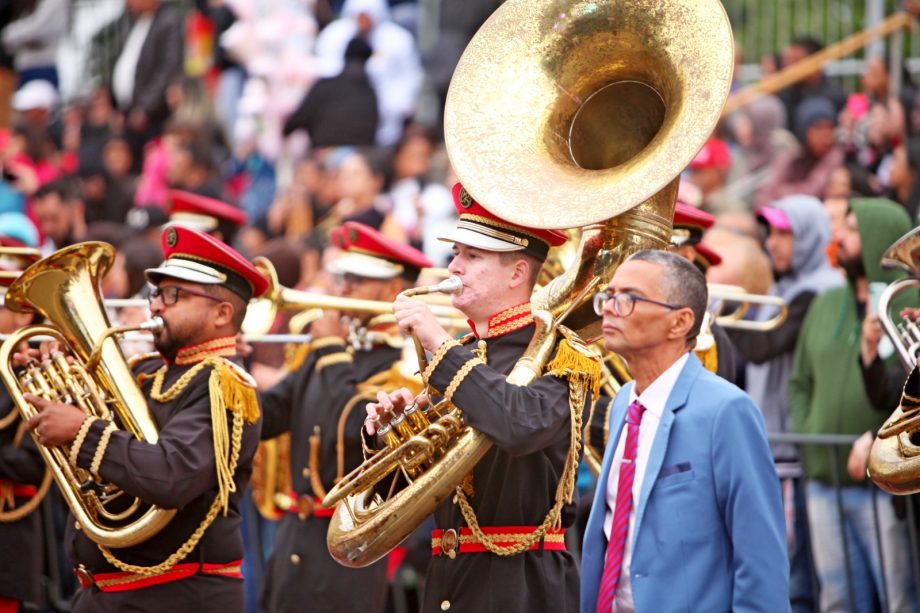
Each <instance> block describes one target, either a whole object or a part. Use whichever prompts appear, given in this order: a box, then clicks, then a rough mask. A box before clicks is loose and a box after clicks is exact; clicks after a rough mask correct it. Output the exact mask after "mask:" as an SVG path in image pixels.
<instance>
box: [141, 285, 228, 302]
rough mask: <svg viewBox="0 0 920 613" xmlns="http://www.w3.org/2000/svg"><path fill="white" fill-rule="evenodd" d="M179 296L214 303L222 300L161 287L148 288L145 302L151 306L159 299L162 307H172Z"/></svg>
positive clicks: (197, 293)
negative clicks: (196, 297) (183, 295)
mask: <svg viewBox="0 0 920 613" xmlns="http://www.w3.org/2000/svg"><path fill="white" fill-rule="evenodd" d="M181 294H188V295H189V296H198V297H200V298H207V299H208V300H213V301H215V302H223V300H221V299H220V298H218V297H217V296H212V295H211V294H206V293H204V292H199V291H196V290H193V289H188V288H187V287H179V286H178V285H166V286H163V287H156V286H150V291H149V292H148V293H147V301H148V302H150V303H151V304H153V301H154V300H157V299H160V300H162V301H163V305H164V306H172V305H174V304H176V302H178V301H179V296H180V295H181Z"/></svg>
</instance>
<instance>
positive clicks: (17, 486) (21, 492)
mask: <svg viewBox="0 0 920 613" xmlns="http://www.w3.org/2000/svg"><path fill="white" fill-rule="evenodd" d="M4 492H11V493H12V494H13V496H15V497H16V498H32V497H33V496H35V494H37V493H38V488H37V487H35V486H34V485H25V484H22V483H16V482H14V481H10V480H9V479H0V494H2V493H4Z"/></svg>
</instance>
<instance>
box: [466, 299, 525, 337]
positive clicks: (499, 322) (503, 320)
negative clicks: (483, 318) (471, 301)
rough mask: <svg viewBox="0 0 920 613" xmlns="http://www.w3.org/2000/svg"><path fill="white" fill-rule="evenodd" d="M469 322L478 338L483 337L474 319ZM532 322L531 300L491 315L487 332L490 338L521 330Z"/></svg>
mask: <svg viewBox="0 0 920 613" xmlns="http://www.w3.org/2000/svg"><path fill="white" fill-rule="evenodd" d="M468 322H469V324H470V329H471V330H472V331H473V334H475V335H476V338H481V337H480V335H479V332H478V331H477V330H476V326H475V325H474V324H473V322H472V320H468ZM532 323H533V311H531V309H530V301H527V302H522V303H521V304H519V305H517V306H513V307H511V308H508V309H505V310H503V311H499V312H498V313H495V314H494V315H492V316H491V317H489V329H488V330H487V333H488V335H489V338H495V337H496V336H504V335H505V334H508V333H509V332H514V331H515V330H520V329H521V328H523V327H524V326H527V325H530V324H532Z"/></svg>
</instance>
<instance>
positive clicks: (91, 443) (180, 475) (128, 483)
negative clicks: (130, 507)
mask: <svg viewBox="0 0 920 613" xmlns="http://www.w3.org/2000/svg"><path fill="white" fill-rule="evenodd" d="M208 376H210V372H209V371H204V372H202V373H201V374H199V375H197V376H196V377H195V378H194V379H192V381H190V382H189V384H188V388H190V391H189V393H188V394H187V395H180V396H179V398H178V399H177V400H176V402H181V403H182V404H183V406H182V409H181V410H180V411H178V412H177V413H176V414H175V416H173V417H172V418H171V419H170V420H169V421H168V422H167V423H166V424H165V425H164V426H163V427H162V428H161V429H160V432H159V438H158V440H157V442H156V443H155V444H151V443H148V442H146V441H141V440H138V439H137V438H135V437H134V435H133V434H131V433H130V432H128V431H126V430H117V431H115V432H113V433H112V434H111V437H110V438H109V442H108V446H107V447H106V448H105V450H104V454H103V456H102V462H101V464H100V466H99V474H100V476H101V477H102V478H103V479H104V480H105V481H107V482H109V483H112V484H114V485H116V486H118V487H119V488H120V489H123V490H124V491H125V492H126V493H128V494H130V495H131V496H136V497H137V498H140V499H141V500H143V501H145V502H148V503H150V504H154V505H157V506H160V507H163V508H166V509H180V508H182V507H184V506H185V505H187V504H189V503H190V502H191V501H193V500H194V499H195V498H197V497H199V496H201V495H202V494H204V493H205V492H207V491H209V490H211V489H213V488H214V486H215V484H216V471H215V461H214V433H213V428H212V425H211V397H210V393H209V391H208V379H207V377H208ZM226 417H227V431H228V432H232V427H233V423H232V419H233V415H232V413H231V412H230V411H226ZM105 427H106V422H105V421H104V420H102V419H97V420H96V421H95V423H93V425H92V426H91V427H90V429H89V431H88V432H87V434H86V439H85V441H84V443H83V445H82V446H81V447H80V453H79V456H78V459H77V464H78V465H79V466H80V467H81V468H85V469H88V468H90V466H91V465H92V462H93V457H94V455H95V453H96V450H97V448H98V446H99V443H100V439H101V437H102V432H103V430H104V429H105ZM252 427H256V426H254V425H249V424H247V425H246V426H245V429H249V428H252Z"/></svg>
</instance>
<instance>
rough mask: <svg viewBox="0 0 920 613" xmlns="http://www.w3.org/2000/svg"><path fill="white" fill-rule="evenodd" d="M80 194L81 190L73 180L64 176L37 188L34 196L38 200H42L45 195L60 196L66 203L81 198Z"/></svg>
mask: <svg viewBox="0 0 920 613" xmlns="http://www.w3.org/2000/svg"><path fill="white" fill-rule="evenodd" d="M79 194H80V192H79V190H78V189H77V186H76V184H75V183H74V182H73V180H71V179H67V178H64V179H55V180H54V181H49V182H48V183H45V184H44V185H41V186H39V188H38V189H37V190H35V194H33V197H34V198H35V199H36V200H40V199H41V198H44V197H45V196H51V195H54V196H57V197H58V198H60V199H61V202H63V203H65V204H71V203H73V202H75V201H79V200H80V195H79Z"/></svg>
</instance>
